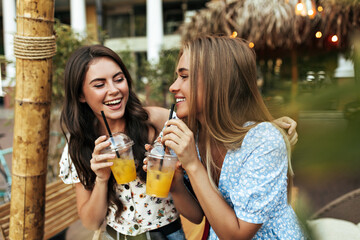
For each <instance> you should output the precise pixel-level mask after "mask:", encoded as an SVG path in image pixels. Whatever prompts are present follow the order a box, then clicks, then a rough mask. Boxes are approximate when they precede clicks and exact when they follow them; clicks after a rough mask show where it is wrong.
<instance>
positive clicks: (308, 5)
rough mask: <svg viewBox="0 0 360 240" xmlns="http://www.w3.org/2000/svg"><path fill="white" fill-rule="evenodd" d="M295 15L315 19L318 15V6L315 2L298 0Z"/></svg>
mask: <svg viewBox="0 0 360 240" xmlns="http://www.w3.org/2000/svg"><path fill="white" fill-rule="evenodd" d="M295 14H296V15H301V16H303V17H306V16H308V17H309V18H310V19H313V18H314V17H315V15H316V5H315V2H314V1H313V0H298V3H297V4H296V6H295Z"/></svg>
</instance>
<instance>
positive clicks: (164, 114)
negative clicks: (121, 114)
mask: <svg viewBox="0 0 360 240" xmlns="http://www.w3.org/2000/svg"><path fill="white" fill-rule="evenodd" d="M145 110H146V111H147V112H148V113H149V123H150V124H152V125H153V126H154V127H155V128H156V129H157V130H158V131H161V130H162V128H163V127H164V124H165V122H166V121H167V120H168V117H169V109H166V108H163V107H154V106H152V107H145Z"/></svg>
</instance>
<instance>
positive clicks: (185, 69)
mask: <svg viewBox="0 0 360 240" xmlns="http://www.w3.org/2000/svg"><path fill="white" fill-rule="evenodd" d="M183 71H189V69H187V68H179V69H178V72H183Z"/></svg>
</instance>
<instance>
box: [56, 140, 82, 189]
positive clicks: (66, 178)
mask: <svg viewBox="0 0 360 240" xmlns="http://www.w3.org/2000/svg"><path fill="white" fill-rule="evenodd" d="M59 165H60V174H59V177H60V178H61V180H63V182H64V183H65V184H73V183H78V182H80V180H79V177H78V174H77V172H76V169H75V166H74V164H73V163H72V161H71V158H70V155H69V151H68V145H67V144H66V145H65V147H64V150H63V152H62V155H61V158H60V162H59Z"/></svg>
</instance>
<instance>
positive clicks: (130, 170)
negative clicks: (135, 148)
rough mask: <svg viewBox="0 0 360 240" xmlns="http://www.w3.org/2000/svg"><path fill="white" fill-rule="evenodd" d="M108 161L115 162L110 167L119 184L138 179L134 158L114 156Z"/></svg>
mask: <svg viewBox="0 0 360 240" xmlns="http://www.w3.org/2000/svg"><path fill="white" fill-rule="evenodd" d="M108 162H113V163H114V164H113V165H112V166H111V167H110V168H111V171H112V173H113V175H114V177H115V180H116V182H117V183H118V184H124V183H128V182H131V181H134V180H135V179H136V169H135V162H134V159H123V158H114V159H109V160H108Z"/></svg>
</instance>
